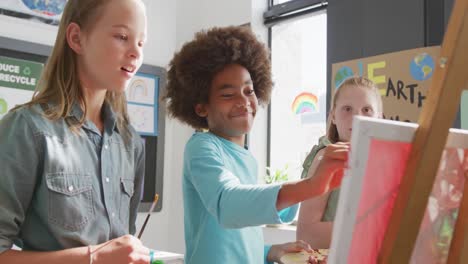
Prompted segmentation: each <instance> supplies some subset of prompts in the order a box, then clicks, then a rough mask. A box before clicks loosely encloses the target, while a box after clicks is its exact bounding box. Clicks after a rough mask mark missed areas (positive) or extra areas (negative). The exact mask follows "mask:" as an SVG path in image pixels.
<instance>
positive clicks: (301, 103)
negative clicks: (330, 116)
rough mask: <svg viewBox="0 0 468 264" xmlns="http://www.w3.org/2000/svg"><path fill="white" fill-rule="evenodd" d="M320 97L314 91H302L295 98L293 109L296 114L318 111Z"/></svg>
mask: <svg viewBox="0 0 468 264" xmlns="http://www.w3.org/2000/svg"><path fill="white" fill-rule="evenodd" d="M317 103H318V99H317V96H315V95H314V94H312V93H308V92H302V93H300V94H299V95H298V96H296V98H295V99H294V102H293V103H292V106H291V107H292V111H293V113H294V114H296V115H300V114H304V113H316V112H318V110H319V109H318V104H317Z"/></svg>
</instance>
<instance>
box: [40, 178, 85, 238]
mask: <svg viewBox="0 0 468 264" xmlns="http://www.w3.org/2000/svg"><path fill="white" fill-rule="evenodd" d="M46 183H47V188H48V191H49V199H48V206H49V221H50V222H51V223H53V224H55V225H58V226H60V227H62V228H64V229H66V230H69V231H78V230H80V229H82V228H83V227H84V226H85V225H86V224H87V223H88V222H89V221H90V220H91V219H92V218H93V217H94V207H93V185H92V179H91V175H87V174H80V173H67V172H59V173H48V174H46Z"/></svg>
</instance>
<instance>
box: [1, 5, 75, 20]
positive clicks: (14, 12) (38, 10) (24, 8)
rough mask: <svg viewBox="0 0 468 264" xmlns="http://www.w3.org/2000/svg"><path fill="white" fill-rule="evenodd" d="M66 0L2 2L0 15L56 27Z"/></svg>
mask: <svg viewBox="0 0 468 264" xmlns="http://www.w3.org/2000/svg"><path fill="white" fill-rule="evenodd" d="M66 3H67V0H2V1H0V14H3V15H8V16H13V17H17V18H21V19H32V20H37V21H41V22H43V23H47V24H52V25H58V23H59V21H60V18H61V16H62V13H63V10H64V8H65V5H66Z"/></svg>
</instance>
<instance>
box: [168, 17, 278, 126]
mask: <svg viewBox="0 0 468 264" xmlns="http://www.w3.org/2000/svg"><path fill="white" fill-rule="evenodd" d="M269 55H270V54H269V51H268V49H267V48H266V47H265V45H264V44H263V43H261V42H260V41H259V40H258V39H257V38H256V37H255V35H254V34H253V32H252V31H251V30H250V29H249V28H247V27H242V26H240V27H239V26H237V27H236V26H229V27H218V28H212V29H209V30H207V31H201V32H198V33H197V34H196V35H195V39H194V40H192V41H190V42H188V43H185V44H184V46H183V47H182V49H181V50H180V51H179V52H178V53H176V54H175V55H174V58H173V59H172V61H171V62H170V64H169V72H168V83H167V88H166V94H165V96H164V97H163V100H165V101H166V102H167V109H168V112H169V115H170V116H171V117H174V118H177V119H179V120H180V121H182V122H184V123H187V124H188V125H190V126H192V127H193V128H195V129H208V122H207V120H206V118H205V117H200V116H199V115H197V113H196V112H195V106H196V105H197V104H204V103H208V99H209V94H210V89H211V83H212V80H213V79H214V76H215V75H216V74H217V73H219V72H221V71H222V70H223V69H224V68H225V67H226V66H228V65H230V64H238V65H241V66H243V67H244V68H246V69H247V71H248V72H249V73H250V76H251V78H252V83H253V88H254V90H255V94H256V96H257V98H258V101H259V103H260V105H267V104H268V102H269V101H270V95H271V90H272V86H273V82H272V79H271V63H270V58H269Z"/></svg>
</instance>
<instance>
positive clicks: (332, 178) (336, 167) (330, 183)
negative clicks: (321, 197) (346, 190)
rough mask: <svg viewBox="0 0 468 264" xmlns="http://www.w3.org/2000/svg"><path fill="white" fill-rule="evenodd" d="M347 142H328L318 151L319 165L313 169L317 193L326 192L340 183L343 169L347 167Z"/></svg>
mask: <svg viewBox="0 0 468 264" xmlns="http://www.w3.org/2000/svg"><path fill="white" fill-rule="evenodd" d="M348 153H349V143H341V142H338V143H335V144H330V145H328V146H327V147H326V148H324V149H323V151H322V152H320V153H319V156H317V159H318V160H319V165H318V166H317V169H316V170H315V177H312V178H311V180H312V181H315V182H314V184H316V186H317V188H318V191H319V194H323V193H327V192H329V191H330V190H332V189H335V188H337V187H338V186H340V184H341V179H342V178H343V174H344V169H345V168H346V167H347V161H348Z"/></svg>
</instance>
